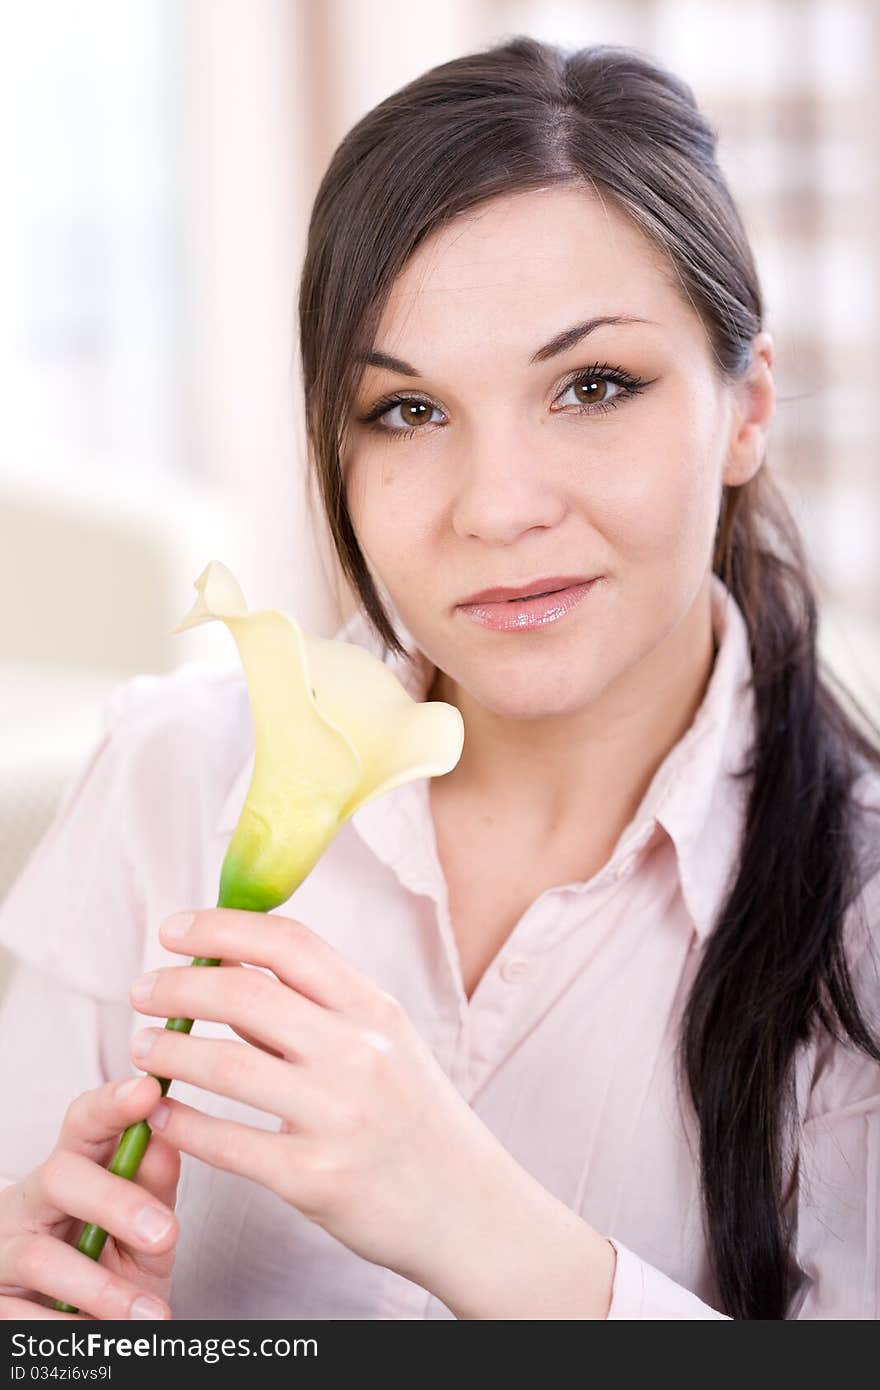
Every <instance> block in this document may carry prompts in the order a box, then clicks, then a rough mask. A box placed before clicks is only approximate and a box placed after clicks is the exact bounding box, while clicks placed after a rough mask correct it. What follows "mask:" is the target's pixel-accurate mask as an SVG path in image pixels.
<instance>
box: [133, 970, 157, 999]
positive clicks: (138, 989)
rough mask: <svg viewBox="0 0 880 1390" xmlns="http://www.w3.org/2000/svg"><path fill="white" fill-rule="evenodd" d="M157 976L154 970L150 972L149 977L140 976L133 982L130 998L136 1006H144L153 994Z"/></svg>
mask: <svg viewBox="0 0 880 1390" xmlns="http://www.w3.org/2000/svg"><path fill="white" fill-rule="evenodd" d="M158 978H159V975H158V972H157V971H155V970H151V971H150V973H149V975H141V976H139V978H138V979H136V980H135V981H134V984H133V985H132V987H131V997H132V999H133V1000H134V1002H135V1003H136V1004H145V1003H146V1001H147V1000H148V999H149V997H150V995H151V994H152V993H153V989H154V987H155V984H156V981H157V980H158Z"/></svg>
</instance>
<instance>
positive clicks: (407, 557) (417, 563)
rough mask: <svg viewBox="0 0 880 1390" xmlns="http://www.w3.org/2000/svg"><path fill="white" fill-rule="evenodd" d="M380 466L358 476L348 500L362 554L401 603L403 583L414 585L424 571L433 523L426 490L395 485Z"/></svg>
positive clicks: (351, 485) (353, 477) (347, 496)
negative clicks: (373, 474) (400, 595)
mask: <svg viewBox="0 0 880 1390" xmlns="http://www.w3.org/2000/svg"><path fill="white" fill-rule="evenodd" d="M376 462H377V466H378V472H377V474H376V476H372V475H368V474H367V470H362V471H360V472H359V473H354V472H352V475H351V478H350V483H349V484H348V485H347V487H346V501H347V504H348V511H349V516H350V517H351V524H352V526H353V527H354V532H355V535H356V536H357V539H358V543H359V544H360V547H361V550H362V551H363V552H364V555H365V556H366V558H367V560H368V562H369V564H370V566H371V567H372V568H373V569H374V571H376V572H377V573H378V575H379V577H380V578H381V579H382V581H383V582H384V583H385V584H386V585H387V587H388V589H389V590H390V592H391V594H392V596H395V601H396V592H397V590H398V588H399V586H400V583H401V581H402V580H403V582H406V583H409V582H410V581H411V579H413V578H414V577H415V576H417V575H418V574H419V572H420V567H421V568H423V567H424V564H425V556H426V554H427V550H426V547H427V545H428V544H429V539H430V536H431V535H432V520H431V515H430V514H429V513H428V511H427V510H426V501H427V500H428V499H426V495H425V489H424V488H422V489H421V490H413V489H411V488H407V487H404V486H392V485H390V484H389V482H388V481H387V480H386V479H383V477H382V465H381V462H380V461H378V460H377V461H376Z"/></svg>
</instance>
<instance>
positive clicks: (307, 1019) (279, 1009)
mask: <svg viewBox="0 0 880 1390" xmlns="http://www.w3.org/2000/svg"><path fill="white" fill-rule="evenodd" d="M144 983H147V985H148V987H149V995H148V997H147V998H143V997H142V990H141V989H140V988H139V987H140V986H141V985H142V984H144ZM131 1002H132V1004H133V1006H134V1007H135V1008H136V1009H137V1010H138V1012H139V1013H141V1014H144V1015H146V1016H149V1015H154V1016H156V1017H158V1018H197V1019H202V1020H204V1021H206V1022H214V1023H226V1024H228V1025H229V1026H230V1027H231V1028H234V1029H235V1031H236V1032H239V1031H240V1030H242V1029H243V1030H244V1031H245V1032H247V1033H249V1034H250V1035H251V1036H252V1037H254V1038H255V1039H257V1042H258V1045H259V1046H260V1047H261V1048H264V1049H265V1050H266V1051H268V1052H270V1053H272V1054H274V1055H275V1056H284V1057H294V1058H297V1059H298V1060H300V1061H306V1060H309V1059H311V1058H313V1057H316V1056H318V1055H323V1054H325V1053H328V1052H331V1053H332V1052H334V1051H335V1050H336V1047H337V1042H338V1034H339V1027H340V1024H344V1023H346V1022H348V1020H345V1019H342V1018H341V1016H340V1015H339V1014H337V1013H333V1012H331V1011H330V1010H328V1009H323V1008H321V1006H320V1005H319V1004H315V1003H314V1002H313V1001H312V1000H311V999H306V998H305V996H304V995H302V994H298V993H297V991H296V990H294V989H290V988H289V987H288V986H287V985H285V984H282V983H281V982H280V981H279V980H277V979H276V978H275V977H274V976H273V975H269V974H265V973H264V972H263V971H262V970H255V969H254V968H253V967H252V966H248V965H238V966H230V967H228V968H227V969H225V970H216V969H211V968H208V967H205V966H202V965H181V966H170V967H167V968H165V969H163V970H155V971H152V972H151V973H150V974H149V975H147V976H142V977H141V978H140V979H139V980H135V981H134V982H133V984H132V989H131ZM169 1031H171V1030H169ZM150 1070H151V1071H152V1072H153V1073H154V1074H155V1075H157V1076H161V1075H163V1073H162V1072H160V1071H158V1070H157V1068H156V1067H155V1066H153V1064H152V1062H151V1063H150Z"/></svg>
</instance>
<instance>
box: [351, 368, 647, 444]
mask: <svg viewBox="0 0 880 1390" xmlns="http://www.w3.org/2000/svg"><path fill="white" fill-rule="evenodd" d="M596 380H598V381H611V382H613V383H614V385H616V386H619V387H620V388H621V389H620V391H619V392H618V394H617V395H616V396H612V397H611V399H610V400H607V401H599V402H598V403H597V404H596V405H578V406H576V407H575V409H574V410H573V411H568V410H567V411H565V412H564V413H565V414H566V415H568V414H575V415H598V414H599V413H600V412H601V411H606V410H616V409H617V407H618V405H620V404H621V402H623V401H626V400H629V399H630V397H632V396H637V395H638V394H639V392H640V391H643V390H644V389H645V387H646V386H650V385H651V383H650V381H645V380H644V379H643V378H642V377H637V376H633V375H632V374H631V373H630V372H627V371H625V370H624V368H623V367H613V366H611V364H610V363H608V362H595V363H594V364H593V366H592V367H590V368H589V369H588V370H587V371H578V372H575V373H574V375H573V376H571V377H570V378H569V379H568V381H566V382H563V384H562V387H561V388H560V391H559V394H560V395H562V394H564V392H566V391H568V390H569V389H570V388H571V387H572V386H579V385H581V384H582V383H583V382H587V381H596ZM411 402H418V403H419V404H421V405H428V406H431V408H432V409H433V410H439V409H440V407H439V406H438V405H435V404H434V402H433V401H431V400H428V398H427V397H426V396H414V395H411V394H410V393H408V392H407V393H404V392H401V391H395V392H394V393H393V394H392V395H390V396H383V397H382V399H381V400H378V401H376V403H375V405H373V406H372V407H371V408H370V410H369V411H368V412H367V414H366V415H361V416H359V417H358V418H359V420H360V422H361V424H362V425H367V426H368V428H370V429H372V430H375V431H376V432H377V433H378V434H385V435H388V436H389V437H390V438H391V439H410V438H412V436H413V435H414V434H426V433H428V431H427V429H426V428H425V426H424V425H410V426H409V427H408V428H406V429H392V428H391V427H390V426H388V425H382V424H380V423H379V421H380V420H381V418H382V416H383V415H387V414H388V412H389V411H390V410H393V408H394V407H395V406H396V405H403V404H409V403H411Z"/></svg>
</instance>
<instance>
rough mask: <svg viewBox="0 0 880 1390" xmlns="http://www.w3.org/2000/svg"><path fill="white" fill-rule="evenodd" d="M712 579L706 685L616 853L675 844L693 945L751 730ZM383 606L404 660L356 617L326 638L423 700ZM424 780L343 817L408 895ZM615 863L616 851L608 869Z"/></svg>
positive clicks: (735, 828)
mask: <svg viewBox="0 0 880 1390" xmlns="http://www.w3.org/2000/svg"><path fill="white" fill-rule="evenodd" d="M710 578H711V589H710V602H711V612H712V627H713V631H714V633H715V638H716V642H717V653H716V657H715V662H714V665H713V668H712V673H711V675H710V678H709V683H708V685H707V687H706V691H705V694H704V696H703V700H702V703H701V704H700V707H699V709H698V710H697V713H696V715H695V716H694V719H693V721H692V723H691V725H690V727H689V728H688V730H687V731H686V732H685V734H684V735H683V736H682V738H681V739H680V740H679V741H678V743H677V744H676V745H675V746H674V748H672V749H671V750H670V752H669V753H668V754H667V756H666V758H665V759H664V760H663V762H662V763H661V764H660V766H659V767H658V769H657V771H656V772H655V774H654V777H653V778H652V780H651V783H650V785H649V786H648V789H647V791H646V792H645V795H644V797H643V798H642V801H641V804H640V806H639V808H638V810H637V812H636V815H635V817H634V819H633V821H632V822H631V823H630V825H629V826H628V827H627V829H626V831H625V832H624V834H623V835H622V836H621V840H620V842H619V845H618V848H619V849H621V850H622V849H623V848H625V849H626V851H627V852H629V849H630V847H631V846H632V844H633V843H636V844H638V845H639V846H644V845H645V844H646V843H647V842H648V841H649V840H650V839H651V838H652V831H653V830H654V829H655V828H656V826H657V825H660V826H662V827H663V829H664V830H665V831H666V833H667V834H668V835H669V837H670V839H671V841H672V843H673V845H674V846H675V851H676V857H677V864H678V872H679V878H680V881H681V889H682V896H683V898H684V901H685V906H686V908H687V911H688V915H689V916H690V918H691V920H692V922H693V925H694V929H695V931H696V932H697V935H698V936H699V938H700V940H701V941H702V940H705V938H706V937H707V935H708V934H709V932H710V931H711V928H712V924H713V922H714V919H715V917H716V915H717V912H718V909H719V908H720V906H721V901H722V896H723V894H724V892H725V889H726V888H727V887H728V886H729V882H728V880H729V878H730V875H731V874H732V872H733V870H734V869H735V866H736V863H737V860H738V851H739V846H740V841H741V837H742V830H743V825H744V818H745V807H746V796H747V791H748V788H747V786H746V785H745V783H744V782H743V780H741V779H740V780H737V779H736V778H735V777H734V776H733V775H732V774H733V772H734V771H736V770H737V768H738V767H739V766H740V765H741V762H742V760H743V759H744V757H745V756H746V755H747V754H748V752H749V750H750V745H751V739H752V736H753V725H754V692H753V688H752V663H751V656H750V652H749V636H748V629H747V627H746V622H745V619H744V617H743V614H742V612H741V610H740V608H739V605H738V604H737V602H736V600H735V598H734V596H733V594H732V593H731V592H730V591H729V590H728V589H727V587H726V586H725V584H724V583H723V581H722V580H721V578H720V577H719V576H718V575H716V574H712V575H711V576H710ZM388 608H389V613H390V615H391V616H392V620H393V625H394V628H395V631H396V632H397V634H398V636H399V637H400V639H401V642H402V644H403V646H404V654H403V655H402V656H401V655H399V654H397V653H394V652H386V651H385V650H384V647H383V644H382V641H381V638H380V637H379V635H378V634H377V633H376V632H375V630H374V629H373V627H372V626H371V624H370V623H369V622H368V620H367V619H366V617H365V616H364V615H363V614H362V613H361V612H360V610H358V611H356V612H355V613H354V614H353V615H352V616H351V617H350V618H348V619H347V621H345V622H344V623H343V624H342V625H341V626H340V627H339V628H338V629H337V630H336V632H334V634H333V637H334V639H335V640H339V641H343V642H355V643H357V644H358V645H360V646H364V647H366V648H367V649H368V650H369V651H371V652H373V654H374V655H376V656H378V657H379V659H380V660H382V661H383V662H384V664H385V665H386V666H388V667H389V669H391V670H392V671H393V672H394V674H395V675H396V676H397V678H398V680H399V681H400V683H401V685H403V687H404V689H405V690H406V691H407V692H408V694H409V695H411V696H412V698H413V699H415V700H422V699H424V698H425V695H426V693H427V691H428V689H429V687H430V684H431V681H432V679H433V675H434V665H433V663H432V662H431V661H430V660H429V659H428V658H427V657H426V656H425V654H424V653H423V652H422V651H421V650H420V649H419V648H418V646H417V645H416V643H415V641H414V639H413V637H412V635H411V634H410V633H409V632H408V630H407V628H406V626H405V625H404V624H403V622H402V621H401V619H400V616H399V614H398V613H397V611H396V610H395V608H394V607H393V605H388ZM241 682H242V684H243V683H244V675H243V674H241ZM253 768H254V752H253V749H252V750H251V752H250V753H249V755H248V758H247V760H246V762H245V764H244V766H243V767H242V768H241V769H240V771H239V772H238V773H237V775H236V777H235V778H234V780H233V782H232V785H231V787H230V789H229V791H228V793H227V795H226V797H225V799H224V802H223V805H222V808H221V812H220V817H219V820H218V822H217V825H216V827H215V828H216V831H217V833H227V832H230V831H232V830H234V829H235V826H236V824H237V822H238V817H239V814H240V812H241V808H242V805H243V803H244V798H245V796H246V794H247V789H248V786H249V785H250V779H251V775H252V773H253ZM426 781H427V779H424V778H423V779H421V780H420V784H418V785H416V784H410V783H405V784H404V785H403V786H401V787H397V788H395V789H394V790H393V791H391V792H388V793H386V794H385V796H383V797H380V798H377V800H375V801H372V802H369V803H367V805H365V806H363V807H361V808H360V809H359V810H358V811H356V812H355V813H354V815H353V816H352V817H351V821H352V823H353V824H354V826H355V828H356V829H357V830H358V831H359V833H360V834H361V836H362V838H364V839H365V840H366V841H367V843H369V844H370V845H371V847H372V848H373V849H374V850H376V851H377V852H378V853H380V857H381V858H383V859H384V860H386V862H388V863H390V864H392V865H393V867H394V869H395V871H396V872H397V873H398V876H399V877H400V878H401V879H402V881H403V882H404V883H406V884H407V885H408V886H409V887H410V888H412V889H413V891H416V892H426V891H430V886H429V883H428V880H427V879H426V877H425V874H424V872H423V868H424V865H425V863H426V862H427V861H426V859H425V850H426V845H425V844H424V836H422V837H421V839H418V838H416V839H413V836H412V829H413V824H414V815H416V816H418V815H421V816H424V815H425V814H428V815H429V814H430V810H429V802H428V798H427V794H426V787H424V786H422V785H421V783H426ZM414 799H415V800H414ZM416 803H418V806H417V807H416ZM617 857H618V856H617V851H615V854H614V856H612V863H613V862H614V861H615V860H616V859H617ZM430 858H431V859H432V860H433V858H434V856H433V855H430ZM435 867H436V865H435Z"/></svg>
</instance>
